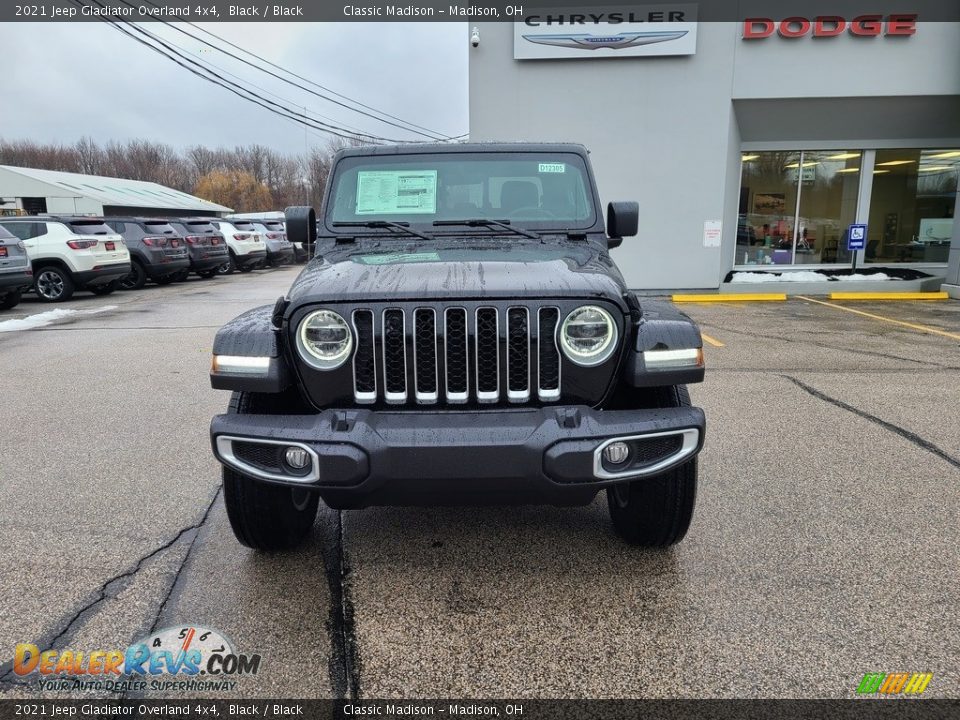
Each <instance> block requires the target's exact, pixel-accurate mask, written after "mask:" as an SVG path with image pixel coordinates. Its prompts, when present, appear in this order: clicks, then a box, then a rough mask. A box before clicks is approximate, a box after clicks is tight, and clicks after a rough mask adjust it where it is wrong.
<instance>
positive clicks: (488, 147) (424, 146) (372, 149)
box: [337, 142, 589, 157]
mask: <svg viewBox="0 0 960 720" xmlns="http://www.w3.org/2000/svg"><path fill="white" fill-rule="evenodd" d="M484 152H490V153H498V152H499V153H502V152H513V153H519V152H523V153H537V152H542V153H557V152H568V153H570V152H572V153H576V154H578V155H583V156H586V155H587V154H588V153H589V150H587V148H586V147H584V146H583V145H581V144H579V143H531V142H476V143H405V144H403V145H364V146H363V147H355V148H344V149H343V150H341V151H340V152H338V153H337V156H338V157H353V156H357V155H418V154H431V155H432V154H435V153H484Z"/></svg>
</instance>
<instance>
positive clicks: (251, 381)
mask: <svg viewBox="0 0 960 720" xmlns="http://www.w3.org/2000/svg"><path fill="white" fill-rule="evenodd" d="M282 302H285V300H284V299H283V298H281V299H280V300H279V301H278V304H280V303H282ZM275 308H276V306H274V305H261V306H260V307H256V308H253V309H252V310H247V312H245V313H243V314H242V315H238V316H237V317H235V318H234V319H233V320H231V321H230V322H228V323H227V324H226V325H224V326H223V327H222V328H220V329H219V330H218V331H217V335H216V337H215V338H214V340H213V354H214V355H215V356H221V355H223V356H234V357H236V356H239V357H267V358H270V362H269V365H268V367H267V370H266V371H265V372H262V373H257V374H252V373H231V372H222V371H217V369H216V368H211V371H210V384H211V386H213V388H214V389H216V390H244V391H248V392H259V393H279V392H283V391H284V390H286V389H287V388H288V387H290V385H291V384H292V382H293V377H292V374H291V372H290V369H289V367H287V363H286V361H285V360H284V358H283V352H282V347H281V338H280V330H279V328H278V327H277V326H276V325H274V322H273V317H274V312H275Z"/></svg>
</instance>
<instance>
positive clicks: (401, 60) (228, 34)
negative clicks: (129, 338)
mask: <svg viewBox="0 0 960 720" xmlns="http://www.w3.org/2000/svg"><path fill="white" fill-rule="evenodd" d="M143 25H144V27H146V28H147V29H149V30H150V31H152V32H155V33H157V34H159V35H162V36H163V37H164V38H165V39H166V40H168V41H170V42H172V43H175V44H176V45H178V46H180V47H181V48H183V49H184V50H185V51H188V52H189V53H192V54H194V55H192V56H193V57H195V58H197V59H199V60H202V61H204V62H208V63H210V64H212V65H216V66H218V67H219V68H220V69H222V70H226V71H228V72H230V73H234V74H235V75H237V76H239V77H240V78H242V79H243V80H244V81H245V83H246V84H251V85H258V86H260V87H261V88H264V89H266V90H268V91H270V93H274V94H275V95H270V94H268V93H263V92H261V94H263V95H266V96H267V97H270V98H271V99H272V100H275V101H277V102H280V100H279V99H278V98H277V97H275V96H280V97H282V98H283V99H284V100H288V101H290V102H289V103H287V104H290V105H296V106H297V107H298V108H299V111H300V112H303V108H304V106H305V107H306V108H307V113H306V114H310V115H314V116H318V115H325V116H327V117H328V118H330V119H332V120H333V121H334V122H336V123H337V124H343V125H350V126H354V127H356V128H359V129H362V130H365V131H367V132H370V133H373V134H377V135H381V136H385V137H391V138H394V137H396V138H401V139H413V136H412V135H410V134H409V133H405V132H403V131H402V130H398V129H397V128H394V127H391V126H389V125H385V124H383V123H380V122H376V121H373V120H371V119H369V118H366V117H363V116H361V115H357V114H355V113H352V112H349V111H347V110H344V109H343V108H340V107H337V106H336V105H333V104H331V103H329V102H326V101H324V100H322V99H320V98H318V97H315V96H313V95H310V94H308V93H306V92H303V91H302V90H299V89H297V88H294V87H291V86H290V85H287V84H285V83H283V82H281V81H279V80H276V79H274V78H271V77H270V76H268V75H265V74H263V73H260V72H258V71H256V70H254V69H252V68H250V67H248V66H245V65H243V64H242V63H239V62H236V61H234V60H232V59H231V58H229V57H227V56H226V55H223V54H222V53H220V52H217V51H211V50H210V49H209V48H208V47H207V46H205V45H203V44H202V43H200V42H199V41H196V40H191V39H190V38H188V37H186V36H184V35H182V34H181V33H178V32H177V31H175V30H173V29H172V28H170V27H166V26H164V25H162V24H161V23H156V22H150V23H143ZM180 27H183V28H184V29H186V30H189V31H190V32H192V33H194V34H197V35H200V33H199V32H198V31H197V30H196V29H195V28H192V27H190V26H186V25H180ZM201 27H203V28H205V29H207V30H209V31H211V32H213V33H215V34H217V35H219V36H221V37H223V38H226V39H227V40H229V41H230V42H232V43H235V44H236V45H240V46H241V47H244V48H248V49H250V50H251V51H253V52H255V53H256V54H257V55H260V56H261V57H264V58H266V59H267V60H270V61H271V62H273V63H276V64H277V65H280V66H282V67H284V68H287V69H289V70H292V71H293V72H295V73H297V74H298V75H302V76H303V77H305V78H309V79H310V80H312V81H314V82H316V83H319V84H321V85H324V86H325V87H328V88H330V89H332V90H335V91H336V92H339V93H341V94H343V95H347V96H349V97H352V98H355V99H357V100H359V101H361V102H363V103H365V104H367V105H370V106H373V107H376V108H379V109H382V110H384V111H386V112H389V113H390V114H392V115H396V116H398V117H401V118H403V119H405V120H409V121H411V122H414V123H416V124H418V125H422V126H425V127H428V128H431V129H434V130H437V131H440V132H442V133H444V134H447V135H460V134H461V133H465V132H467V130H468V127H467V50H468V49H469V41H468V36H467V28H466V25H465V24H463V23H445V22H435V23H430V22H428V23H323V24H306V23H262V24H261V23H205V24H202V25H201ZM207 39H208V40H211V41H212V42H216V41H214V40H213V39H212V38H209V37H207ZM222 47H224V49H226V50H229V51H231V52H233V53H236V54H239V53H237V51H236V50H234V49H233V48H230V47H229V46H226V45H223V46H222ZM0 48H2V55H3V57H4V66H5V68H6V72H5V73H4V79H3V99H2V100H0V137H3V138H4V139H6V140H15V139H21V138H25V139H30V140H36V141H38V142H61V143H73V142H74V141H76V140H78V139H79V138H80V137H81V136H84V135H89V136H91V137H93V138H94V139H95V140H97V141H98V142H100V143H104V142H107V141H109V140H127V139H130V138H147V139H151V140H155V141H162V142H165V143H169V144H170V145H173V146H175V147H178V148H182V147H186V146H189V145H195V144H200V145H208V146H211V147H216V146H226V147H233V146H235V145H245V144H250V143H260V144H262V145H267V146H270V147H272V148H275V149H277V150H280V151H282V152H285V153H299V152H302V151H303V149H304V145H305V142H306V143H309V144H311V145H325V144H326V142H327V141H328V139H329V136H327V135H325V134H322V133H320V132H317V131H314V130H310V131H309V133H308V134H307V136H306V138H305V137H304V129H303V127H302V126H300V125H298V124H296V123H294V122H292V121H289V120H284V119H282V118H279V117H277V116H276V115H273V114H272V113H270V112H269V111H267V110H265V109H263V108H260V107H258V106H256V105H254V104H253V103H250V102H248V101H246V100H242V99H240V98H238V97H237V96H235V95H232V94H231V93H230V92H229V91H227V90H224V89H222V88H219V87H217V86H215V85H213V84H211V83H209V82H207V81H205V80H202V79H200V78H197V77H195V76H194V75H191V74H190V73H189V72H188V71H187V70H185V69H183V68H181V67H179V66H177V65H176V64H174V63H173V62H172V61H171V60H168V59H166V58H164V57H162V56H161V55H159V54H157V53H155V52H153V51H151V50H149V49H147V48H145V47H143V46H142V45H140V44H138V43H137V42H135V41H134V40H132V39H130V38H128V37H126V36H124V35H122V34H121V33H120V32H118V31H117V30H115V29H114V28H113V27H111V26H108V25H105V24H102V23H96V22H84V23H74V24H68V23H46V24H33V23H2V24H0ZM221 74H223V73H221ZM228 77H229V79H231V80H233V81H235V82H240V81H238V80H237V78H235V77H230V76H228ZM314 89H316V88H314ZM257 92H260V91H257Z"/></svg>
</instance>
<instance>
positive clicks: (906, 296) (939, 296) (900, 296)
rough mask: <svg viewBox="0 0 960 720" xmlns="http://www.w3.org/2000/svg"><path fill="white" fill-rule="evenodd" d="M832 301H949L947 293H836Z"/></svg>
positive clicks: (832, 294) (831, 295)
mask: <svg viewBox="0 0 960 720" xmlns="http://www.w3.org/2000/svg"><path fill="white" fill-rule="evenodd" d="M830 299H831V300H948V299H950V296H949V295H947V294H946V293H945V292H835V293H830Z"/></svg>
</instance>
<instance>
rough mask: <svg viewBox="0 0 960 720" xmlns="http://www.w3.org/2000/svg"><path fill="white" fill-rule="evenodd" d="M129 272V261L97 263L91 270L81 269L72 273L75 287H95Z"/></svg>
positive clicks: (124, 275)
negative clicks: (107, 263) (106, 263)
mask: <svg viewBox="0 0 960 720" xmlns="http://www.w3.org/2000/svg"><path fill="white" fill-rule="evenodd" d="M129 274H130V262H129V261H128V262H122V263H110V264H109V265H98V266H97V267H95V268H93V269H92V270H81V271H80V272H75V273H73V281H74V283H76V285H77V287H81V288H84V287H95V286H98V285H106V284H107V283H108V282H111V281H113V280H119V279H120V278H124V277H126V276H127V275H129Z"/></svg>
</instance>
